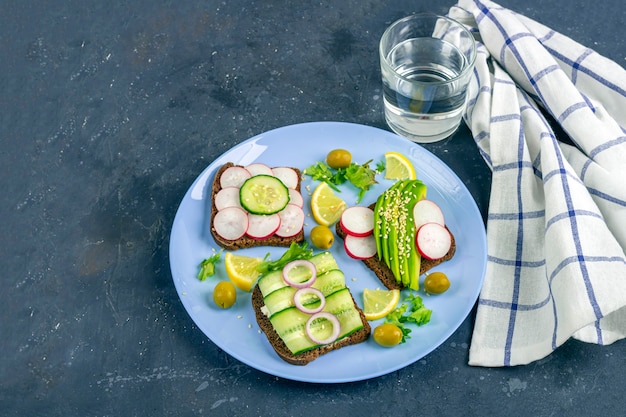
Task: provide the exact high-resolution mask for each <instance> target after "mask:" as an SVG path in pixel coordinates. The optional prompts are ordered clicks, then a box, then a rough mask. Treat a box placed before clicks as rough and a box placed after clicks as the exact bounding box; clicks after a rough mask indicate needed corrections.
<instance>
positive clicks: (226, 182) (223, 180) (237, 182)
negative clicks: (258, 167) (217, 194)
mask: <svg viewBox="0 0 626 417" xmlns="http://www.w3.org/2000/svg"><path fill="white" fill-rule="evenodd" d="M250 176H251V175H250V172H248V170H247V169H245V168H243V167H238V166H234V167H228V168H226V169H225V170H224V172H222V175H221V176H220V185H221V187H222V188H226V187H241V185H242V184H243V183H244V182H245V181H246V180H247V179H248V178H250Z"/></svg>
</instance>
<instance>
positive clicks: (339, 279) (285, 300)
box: [263, 269, 346, 316]
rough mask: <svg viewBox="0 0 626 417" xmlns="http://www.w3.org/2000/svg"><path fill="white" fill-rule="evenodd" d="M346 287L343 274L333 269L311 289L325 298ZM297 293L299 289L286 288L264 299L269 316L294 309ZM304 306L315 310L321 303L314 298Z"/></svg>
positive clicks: (316, 281) (319, 277)
mask: <svg viewBox="0 0 626 417" xmlns="http://www.w3.org/2000/svg"><path fill="white" fill-rule="evenodd" d="M345 286H346V280H345V277H344V274H343V272H342V271H340V270H339V269H332V270H330V271H328V272H325V273H323V274H321V275H318V276H317V279H316V280H315V282H314V283H313V285H312V286H311V287H313V288H315V289H318V290H320V291H321V292H322V294H324V297H326V296H328V295H329V294H332V293H334V292H336V291H338V290H340V289H342V288H345ZM296 291H297V288H294V287H290V286H284V287H281V288H279V289H277V290H276V291H273V292H271V293H270V294H268V295H267V296H266V297H264V298H263V302H264V303H265V307H267V310H268V312H269V315H270V316H272V315H273V314H275V313H278V312H279V311H282V310H284V309H286V308H290V307H294V306H295V304H294V300H293V297H294V294H295V293H296ZM303 304H304V305H305V306H307V307H309V308H313V307H315V306H316V304H317V305H319V301H318V300H317V297H312V301H309V302H306V301H304V302H303Z"/></svg>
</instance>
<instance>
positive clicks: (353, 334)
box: [252, 252, 371, 365]
mask: <svg viewBox="0 0 626 417" xmlns="http://www.w3.org/2000/svg"><path fill="white" fill-rule="evenodd" d="M252 306H253V308H254V313H255V316H256V320H257V322H258V324H259V327H260V329H261V330H262V331H263V333H265V335H266V337H267V340H268V341H269V343H270V344H271V346H272V348H274V350H275V351H276V353H277V354H278V356H279V357H280V358H282V359H283V360H285V361H286V362H288V363H290V364H293V365H306V364H308V363H309V362H311V361H313V360H315V359H316V358H318V357H319V356H320V355H324V354H326V353H329V352H332V351H334V350H337V349H339V348H342V347H344V346H348V345H354V344H357V343H361V342H364V341H365V340H367V338H368V337H369V335H370V333H371V328H370V325H369V323H368V321H367V319H366V318H365V316H364V314H363V311H362V310H361V309H360V308H359V306H358V305H357V303H356V302H355V301H354V298H353V296H352V294H351V292H350V289H349V288H348V287H347V286H346V281H345V277H344V274H343V272H342V271H341V270H340V269H339V266H338V265H337V262H336V261H335V259H334V257H333V256H332V254H331V253H330V252H322V253H319V254H317V255H315V256H313V257H312V258H310V259H308V260H295V261H291V262H289V263H288V264H287V265H285V267H284V268H283V269H282V270H276V271H272V272H269V273H267V274H265V275H263V276H261V277H260V278H259V280H258V282H257V284H256V286H255V287H254V290H253V292H252Z"/></svg>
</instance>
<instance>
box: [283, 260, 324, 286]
mask: <svg viewBox="0 0 626 417" xmlns="http://www.w3.org/2000/svg"><path fill="white" fill-rule="evenodd" d="M295 268H299V269H300V268H305V269H308V274H306V273H305V276H306V275H310V277H308V278H307V280H306V281H302V282H299V281H296V280H294V279H293V277H292V276H291V271H292V270H293V269H295ZM297 276H301V274H297ZM316 279H317V269H316V268H315V264H314V263H313V262H311V261H307V260H305V259H298V260H295V261H291V262H289V263H287V265H285V266H284V267H283V281H285V284H287V285H289V286H290V287H294V288H298V289H299V288H307V287H310V286H311V285H313V283H314V282H315V280H316Z"/></svg>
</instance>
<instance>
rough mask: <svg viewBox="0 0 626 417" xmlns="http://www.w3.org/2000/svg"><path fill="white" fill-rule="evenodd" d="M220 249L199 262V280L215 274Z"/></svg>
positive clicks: (220, 252)
mask: <svg viewBox="0 0 626 417" xmlns="http://www.w3.org/2000/svg"><path fill="white" fill-rule="evenodd" d="M222 251H223V249H222V250H220V251H219V252H217V253H215V254H213V255H211V256H209V257H208V258H206V259H204V260H203V261H202V262H200V271H198V279H199V280H200V281H204V280H206V279H207V278H208V277H212V276H213V275H214V274H215V264H216V263H218V262H219V261H220V255H221V254H222Z"/></svg>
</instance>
